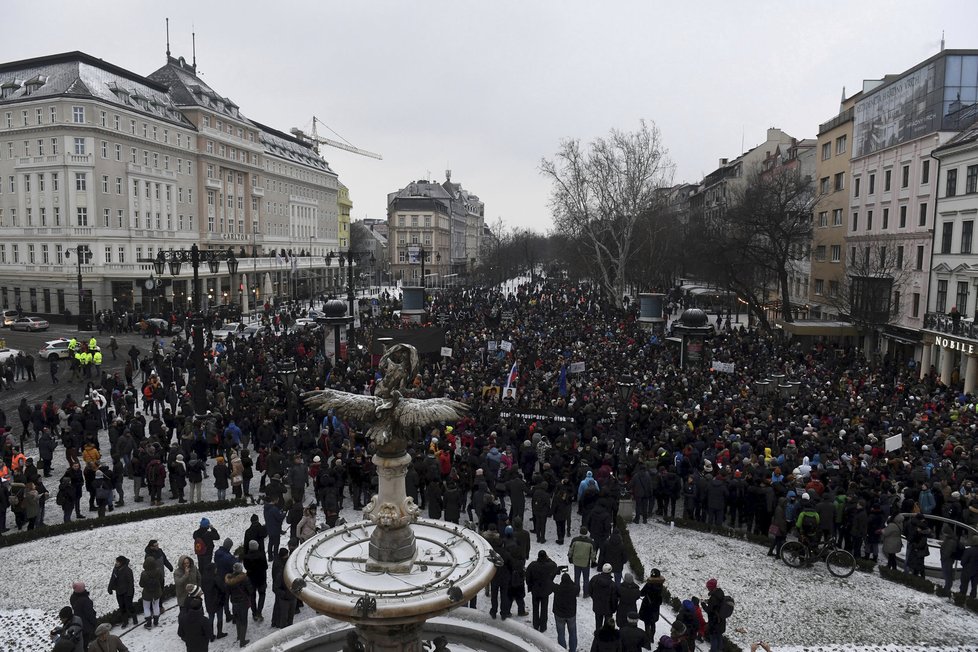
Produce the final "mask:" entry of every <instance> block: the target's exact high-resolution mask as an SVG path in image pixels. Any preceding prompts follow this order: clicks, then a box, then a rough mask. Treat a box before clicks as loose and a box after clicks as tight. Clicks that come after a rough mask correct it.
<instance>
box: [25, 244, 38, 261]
mask: <svg viewBox="0 0 978 652" xmlns="http://www.w3.org/2000/svg"><path fill="white" fill-rule="evenodd" d="M35 262H37V259H36V258H35V257H34V245H33V244H29V245H27V264H29V265H33V264H34V263H35Z"/></svg>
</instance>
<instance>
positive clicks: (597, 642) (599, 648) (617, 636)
mask: <svg viewBox="0 0 978 652" xmlns="http://www.w3.org/2000/svg"><path fill="white" fill-rule="evenodd" d="M595 579H596V578H595ZM591 652H621V633H620V632H619V631H618V630H617V629H615V623H614V621H612V620H610V619H609V620H608V621H607V622H605V623H604V625H602V626H601V627H600V628H595V632H594V640H593V641H592V642H591Z"/></svg>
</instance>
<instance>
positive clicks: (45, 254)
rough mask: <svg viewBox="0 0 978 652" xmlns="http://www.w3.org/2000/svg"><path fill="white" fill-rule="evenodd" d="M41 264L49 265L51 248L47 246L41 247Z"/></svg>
mask: <svg viewBox="0 0 978 652" xmlns="http://www.w3.org/2000/svg"><path fill="white" fill-rule="evenodd" d="M41 264H42V265H49V264H51V248H50V246H49V245H46V244H42V245H41Z"/></svg>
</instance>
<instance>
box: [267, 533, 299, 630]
mask: <svg viewBox="0 0 978 652" xmlns="http://www.w3.org/2000/svg"><path fill="white" fill-rule="evenodd" d="M288 560H289V551H288V549H287V548H280V549H279V551H278V554H277V555H276V556H275V561H273V562H272V593H273V594H274V595H275V604H274V605H273V606H272V623H271V624H272V627H288V626H289V625H291V624H292V621H293V619H294V618H295V607H296V598H295V596H294V595H293V594H292V591H290V590H289V587H288V585H287V583H286V581H285V562H287V561H288Z"/></svg>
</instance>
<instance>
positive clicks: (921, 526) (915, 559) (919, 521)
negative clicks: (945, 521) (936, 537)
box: [907, 514, 934, 577]
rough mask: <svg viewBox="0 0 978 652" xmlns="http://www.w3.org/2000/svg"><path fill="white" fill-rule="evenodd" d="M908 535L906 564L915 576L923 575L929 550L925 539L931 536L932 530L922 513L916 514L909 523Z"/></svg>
mask: <svg viewBox="0 0 978 652" xmlns="http://www.w3.org/2000/svg"><path fill="white" fill-rule="evenodd" d="M909 528H910V536H909V537H908V549H907V564H908V566H909V568H910V572H912V573H913V574H914V575H916V576H917V577H923V576H924V561H925V560H926V559H927V554H928V552H929V550H928V547H927V539H928V538H930V537H931V536H933V534H934V533H933V530H931V528H930V525H928V523H927V520H926V519H925V518H924V516H923V514H917V515H915V516H914V518H913V519H912V522H911V523H910V526H909Z"/></svg>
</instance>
